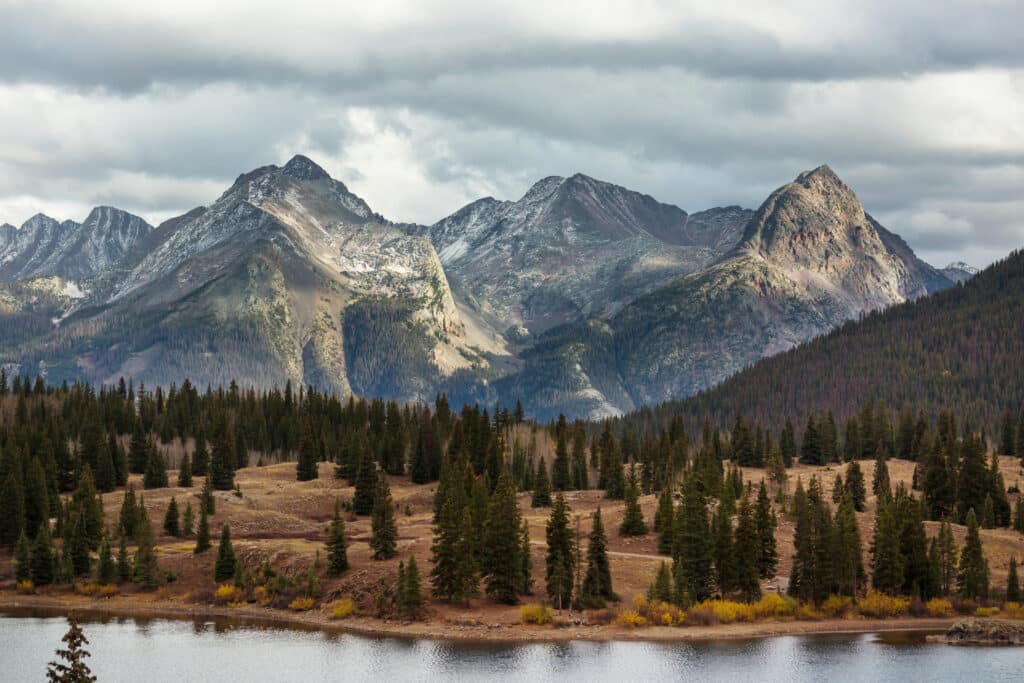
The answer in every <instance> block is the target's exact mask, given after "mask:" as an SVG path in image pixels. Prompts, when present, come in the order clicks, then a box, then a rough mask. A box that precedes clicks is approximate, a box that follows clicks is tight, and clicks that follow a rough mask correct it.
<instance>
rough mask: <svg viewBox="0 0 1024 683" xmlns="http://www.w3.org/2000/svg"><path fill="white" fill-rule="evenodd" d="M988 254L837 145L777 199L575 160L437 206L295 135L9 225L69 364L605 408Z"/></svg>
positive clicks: (37, 355)
mask: <svg viewBox="0 0 1024 683" xmlns="http://www.w3.org/2000/svg"><path fill="white" fill-rule="evenodd" d="M972 274H973V271H972V269H971V268H970V267H969V266H966V265H965V264H959V263H958V264H952V265H950V266H949V267H948V268H946V269H942V270H938V269H936V268H933V267H931V266H929V265H928V264H926V263H924V262H923V261H921V260H920V259H919V258H917V257H916V256H915V255H914V253H913V251H912V250H911V249H910V247H909V246H907V244H906V243H905V242H904V241H903V240H902V239H901V238H900V237H899V236H897V235H896V234H894V233H893V232H890V231H889V230H887V229H886V228H885V227H883V226H882V225H880V224H879V223H878V222H877V221H876V220H875V219H874V218H872V217H871V215H870V214H868V213H867V212H866V211H865V209H864V207H863V206H862V205H861V203H860V201H859V200H858V198H857V196H856V195H855V194H854V192H853V190H851V189H850V188H849V187H847V186H846V185H845V184H844V183H843V182H842V180H840V179H839V178H838V177H837V176H836V174H835V173H834V172H833V171H832V170H831V169H829V168H828V167H827V166H822V167H819V168H817V169H814V170H811V171H807V172H804V173H801V174H800V175H799V176H798V177H797V178H796V179H795V180H794V181H793V182H792V183H789V184H787V185H785V186H783V187H781V188H779V189H778V190H776V191H775V192H773V193H772V194H771V196H769V197H768V198H767V199H766V200H765V201H764V203H763V204H762V205H761V206H760V207H759V208H758V209H757V210H756V211H751V210H748V209H743V208H740V207H737V206H730V207H721V208H712V209H708V210H705V211H701V212H698V213H692V214H690V213H687V212H686V211H684V210H683V209H680V208H678V207H676V206H672V205H669V204H663V203H660V202H658V201H656V200H655V199H653V198H652V197H650V196H647V195H644V194H640V193H637V192H634V191H631V190H627V189H625V188H623V187H619V186H616V185H612V184H609V183H605V182H601V181H599V180H595V179H593V178H589V177H587V176H584V175H575V176H572V177H570V178H561V177H548V178H544V179H542V180H540V181H539V182H537V183H536V184H535V185H534V186H533V187H531V188H530V189H529V191H528V192H527V193H526V194H525V195H524V196H523V197H522V198H521V199H519V200H518V201H499V200H496V199H493V198H490V197H488V198H484V199H480V200H478V201H475V202H473V203H471V204H469V205H467V206H465V207H463V208H461V209H459V210H458V211H456V212H455V213H453V214H452V215H450V216H448V217H447V218H444V219H443V220H441V221H439V222H437V223H436V224H434V225H430V226H427V225H408V224H398V223H394V222H391V221H388V220H387V219H386V218H384V217H382V216H380V215H379V214H377V213H375V212H374V211H373V210H372V209H371V208H370V207H369V206H368V205H367V203H366V202H365V201H363V200H362V199H360V198H359V197H357V196H356V195H354V194H353V193H352V192H350V191H349V190H348V188H346V186H345V185H344V184H342V183H341V182H339V181H337V180H334V179H332V178H331V177H330V176H329V175H328V174H327V173H326V172H325V171H324V170H323V169H322V168H320V167H319V166H318V165H316V164H315V163H314V162H313V161H311V160H310V159H308V158H306V157H303V156H296V157H294V158H293V159H291V160H290V161H289V162H288V163H287V164H285V165H284V166H282V167H277V166H265V167H262V168H258V169H256V170H254V171H251V172H249V173H245V174H243V175H241V176H239V177H238V179H237V180H236V181H235V183H234V184H233V185H232V186H231V187H230V188H229V189H228V190H227V191H226V192H224V194H223V195H221V196H220V197H219V198H218V199H217V200H216V201H214V202H213V203H212V204H210V205H209V206H206V207H199V208H196V209H193V210H192V211H190V212H188V213H186V214H184V215H182V216H179V217H176V218H173V219H171V220H168V221H166V222H164V223H163V224H161V225H159V226H156V227H153V226H151V225H149V224H147V223H146V222H145V221H144V220H143V219H141V218H139V217H137V216H133V215H131V214H129V213H126V212H124V211H121V210H118V209H115V208H112V207H97V208H96V209H93V211H92V212H91V213H90V214H89V216H88V217H87V218H86V219H85V220H84V222H82V223H80V224H79V223H75V222H72V221H64V222H59V221H57V220H54V219H52V218H49V217H47V216H43V215H37V216H35V217H33V218H31V219H30V220H28V221H27V222H26V223H25V224H24V225H22V226H21V227H20V228H14V227H13V226H10V225H3V226H0V360H2V362H3V363H5V364H8V365H10V366H13V367H16V368H18V369H20V371H21V372H26V373H29V374H35V373H36V372H42V373H45V374H46V375H47V377H48V380H49V381H50V382H60V381H61V380H64V379H67V380H72V379H83V380H88V381H92V382H101V383H110V382H114V381H116V380H117V379H118V378H119V377H122V376H123V377H126V378H127V377H131V378H132V379H133V380H134V381H135V382H136V383H145V384H147V385H154V384H161V385H169V384H171V383H173V382H180V381H181V379H182V378H184V377H188V378H190V379H191V380H192V382H193V383H194V384H198V385H200V386H205V385H207V384H212V385H218V384H227V383H228V382H230V381H232V380H235V381H237V382H238V383H239V384H241V385H243V386H248V385H253V386H270V385H283V384H284V383H285V382H286V381H291V382H292V383H295V384H298V383H303V384H312V385H316V386H319V387H321V388H324V389H330V390H335V391H339V392H341V393H355V394H359V395H365V396H382V397H387V398H395V399H399V400H412V401H415V400H430V399H433V397H434V396H435V395H436V394H437V393H439V392H445V393H447V394H448V395H449V397H450V399H451V400H452V402H453V403H454V404H456V405H458V404H460V403H462V402H467V401H468V402H473V401H480V402H488V403H490V402H493V401H497V400H500V401H502V402H505V403H513V402H515V401H516V400H521V401H522V403H523V405H524V408H525V409H526V412H527V413H528V414H531V415H533V416H535V417H538V418H541V419H546V418H549V417H551V416H552V415H556V414H558V413H559V412H565V413H566V414H568V415H570V416H578V417H590V418H600V417H603V416H610V415H616V414H620V413H624V412H628V411H631V410H634V409H636V408H638V407H640V406H642V405H645V404H651V403H657V402H661V401H666V400H671V399H679V398H683V397H686V396H689V395H692V394H694V393H695V392H697V391H700V390H701V389H704V388H707V387H709V386H711V385H714V384H716V383H718V382H720V381H721V380H723V379H724V378H726V377H727V376H729V375H731V374H734V373H735V372H737V371H738V370H741V369H742V368H744V367H745V366H748V365H750V364H751V363H753V362H754V361H756V360H758V359H759V358H762V357H765V356H769V355H773V354H776V353H778V352H781V351H784V350H787V349H789V348H791V347H794V346H795V345H798V344H800V343H801V342H804V341H806V340H808V339H810V338H812V337H815V336H818V335H820V334H822V333H824V332H827V331H829V330H831V329H833V328H835V327H837V326H839V325H840V324H842V323H843V322H845V321H847V320H851V319H855V318H858V317H859V316H861V315H862V314H864V313H866V312H869V311H872V310H875V309H879V308H884V307H888V306H891V305H893V304H897V303H900V302H904V301H907V300H911V299H915V298H918V297H921V296H924V295H928V294H931V293H934V292H937V291H939V290H942V289H944V288H947V287H950V286H952V285H953V284H955V283H956V282H959V281H962V280H964V279H966V278H969V277H971V275H972Z"/></svg>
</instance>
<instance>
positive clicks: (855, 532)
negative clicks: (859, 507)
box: [832, 493, 864, 596]
mask: <svg viewBox="0 0 1024 683" xmlns="http://www.w3.org/2000/svg"><path fill="white" fill-rule="evenodd" d="M834 533H835V543H834V551H833V552H834V553H835V554H834V556H833V563H832V566H833V570H834V572H835V581H834V583H835V589H836V592H837V593H839V594H840V595H849V596H856V595H857V594H858V593H859V592H860V589H861V587H862V586H863V583H864V562H863V560H862V557H861V555H862V553H861V542H860V529H859V528H858V527H857V515H856V514H855V508H854V505H853V499H852V498H851V496H850V494H849V493H847V494H846V495H845V496H843V499H842V500H841V501H840V503H839V509H838V510H836V520H835V527H834Z"/></svg>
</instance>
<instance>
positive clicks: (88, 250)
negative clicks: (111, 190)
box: [0, 206, 153, 282]
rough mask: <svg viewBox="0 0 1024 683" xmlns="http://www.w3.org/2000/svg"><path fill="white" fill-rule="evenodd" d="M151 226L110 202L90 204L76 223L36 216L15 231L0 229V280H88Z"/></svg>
mask: <svg viewBox="0 0 1024 683" xmlns="http://www.w3.org/2000/svg"><path fill="white" fill-rule="evenodd" d="M9 227H10V226H7V228H9ZM152 230H153V228H152V227H151V226H150V225H149V224H148V223H146V221H144V220H142V219H141V218H139V217H138V216H134V215H132V214H130V213H128V212H126V211H121V210H120V209H115V208H113V207H110V206H98V207H96V208H95V209H93V210H92V211H91V212H90V213H89V215H88V216H87V217H86V219H85V221H84V222H82V223H80V224H79V223H75V222H74V221H64V222H63V223H58V222H57V221H56V220H54V219H52V218H50V217H49V216H44V215H43V214H37V215H36V216H33V217H32V218H30V219H29V220H28V221H26V222H25V224H24V225H22V226H21V229H20V230H16V231H13V232H11V230H9V229H3V230H0V282H16V281H18V280H25V279H28V278H34V277H50V276H59V277H62V278H66V279H69V280H75V281H84V280H89V279H91V278H93V277H96V276H98V275H100V274H102V273H105V272H108V271H110V270H111V269H116V268H118V267H119V266H120V265H121V263H122V261H123V259H124V258H125V256H126V255H127V254H128V253H129V252H131V251H132V249H133V248H134V247H135V245H136V244H138V243H139V242H140V241H141V240H143V239H144V238H145V237H146V236H147V235H148V234H149V233H150V232H151V231H152Z"/></svg>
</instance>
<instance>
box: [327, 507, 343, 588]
mask: <svg viewBox="0 0 1024 683" xmlns="http://www.w3.org/2000/svg"><path fill="white" fill-rule="evenodd" d="M346 571H348V541H346V540H345V521H344V520H343V519H342V518H341V503H340V502H338V501H335V502H334V518H333V519H332V520H331V526H330V528H329V529H328V531H327V576H339V575H341V574H342V573H344V572H346Z"/></svg>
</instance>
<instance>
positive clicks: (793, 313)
mask: <svg viewBox="0 0 1024 683" xmlns="http://www.w3.org/2000/svg"><path fill="white" fill-rule="evenodd" d="M951 284H952V283H951V282H950V281H949V280H948V279H947V278H945V277H944V276H942V275H941V274H940V273H938V271H936V270H935V269H934V268H932V267H931V266H928V265H927V264H925V263H924V262H922V261H921V260H920V259H918V258H917V257H916V256H914V254H913V252H912V251H911V250H910V249H909V248H908V247H907V246H906V244H905V243H904V242H903V241H902V240H900V239H899V238H898V237H896V236H895V235H893V234H891V233H889V232H888V231H887V230H885V229H884V228H882V227H881V226H880V225H879V224H878V223H877V222H876V221H874V219H872V218H871V217H870V216H869V215H868V214H866V213H865V212H864V209H863V207H862V206H861V204H860V201H859V200H858V199H857V197H856V195H855V194H854V193H853V191H852V190H851V189H850V188H849V187H847V186H846V185H845V184H844V183H843V182H842V181H841V180H840V179H839V178H838V177H837V176H836V175H835V174H834V173H833V172H832V171H831V169H829V168H828V167H824V166H823V167H820V168H818V169H815V170H813V171H808V172H806V173H803V174H801V175H800V176H799V177H798V178H797V179H796V180H795V181H794V182H792V183H789V184H787V185H785V186H783V187H781V188H779V189H778V190H776V191H775V192H774V193H772V195H771V196H770V197H769V198H768V199H767V200H766V201H765V202H764V203H763V204H762V205H761V207H760V208H759V209H758V210H757V212H756V213H755V215H754V217H753V218H752V219H751V220H750V222H749V223H748V224H747V226H746V229H745V232H744V237H743V239H742V241H741V242H740V244H739V245H737V246H736V247H735V248H734V249H733V250H732V251H731V252H730V253H729V254H728V255H727V256H726V257H725V258H723V259H721V260H720V261H718V262H717V263H715V264H713V265H711V266H710V267H709V268H707V269H706V270H704V271H702V272H700V273H696V274H693V275H690V276H687V277H683V278H680V279H677V280H675V281H674V282H672V283H671V284H669V285H667V286H665V287H662V288H660V289H658V290H656V291H654V292H652V293H650V294H647V295H645V296H642V297H640V298H639V299H637V300H636V301H634V302H633V303H631V304H629V305H627V306H626V307H624V308H623V309H622V310H621V311H620V312H619V313H617V314H616V315H615V316H613V317H612V318H611V319H609V320H608V321H607V324H597V323H595V322H594V321H590V322H588V323H586V324H584V325H578V326H574V327H570V328H568V329H564V330H559V331H557V332H556V333H554V334H553V335H552V337H551V338H550V339H548V340H546V343H544V344H538V345H537V347H536V348H535V349H533V350H531V351H530V352H529V353H528V354H527V356H526V368H525V370H524V372H523V373H522V375H521V376H520V377H517V378H514V379H512V380H510V381H509V386H508V391H510V392H513V393H522V395H524V396H528V397H529V396H537V399H536V402H537V404H536V405H534V406H533V408H534V410H535V411H536V412H537V413H539V414H541V415H547V414H550V413H551V412H557V411H558V410H559V409H560V407H559V406H561V409H564V407H565V406H571V408H570V410H571V411H573V412H576V413H583V414H589V415H591V416H594V417H598V416H603V415H609V414H615V413H616V412H618V411H622V410H631V409H634V408H635V407H638V406H640V405H643V404H649V403H656V402H660V401H666V400H670V399H672V398H678V397H682V396H687V395H690V394H692V393H695V392H697V391H699V390H701V389H703V388H705V387H708V386H711V385H713V384H715V383H717V382H720V381H721V380H723V379H725V378H726V377H727V376H729V375H730V374H733V373H734V372H737V371H739V370H741V369H742V368H743V367H745V366H747V365H749V364H751V363H753V362H754V361H756V360H758V359H759V358H762V357H764V356H767V355H772V354H775V353H779V352H780V351H784V350H786V349H788V348H791V347H793V346H795V345H797V344H799V343H801V342H803V341H806V340H808V339H810V338H812V337H814V336H816V335H818V334H821V333H822V332H826V331H828V330H830V329H832V328H833V327H835V326H837V325H839V324H841V323H843V322H844V321H846V320H850V319H853V318H856V317H858V316H859V315H861V314H863V313H865V312H868V311H871V310H874V309H878V308H883V307H886V306H889V305H892V304H895V303H900V302H902V301H905V300H908V299H914V298H917V297H919V296H922V295H925V294H928V293H931V292H935V291H939V290H941V289H943V288H945V287H948V286H950V285H951ZM556 382H560V383H561V386H563V387H565V389H564V390H563V391H560V392H547V393H541V392H540V391H539V390H540V388H541V387H540V386H539V384H544V383H556Z"/></svg>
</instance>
